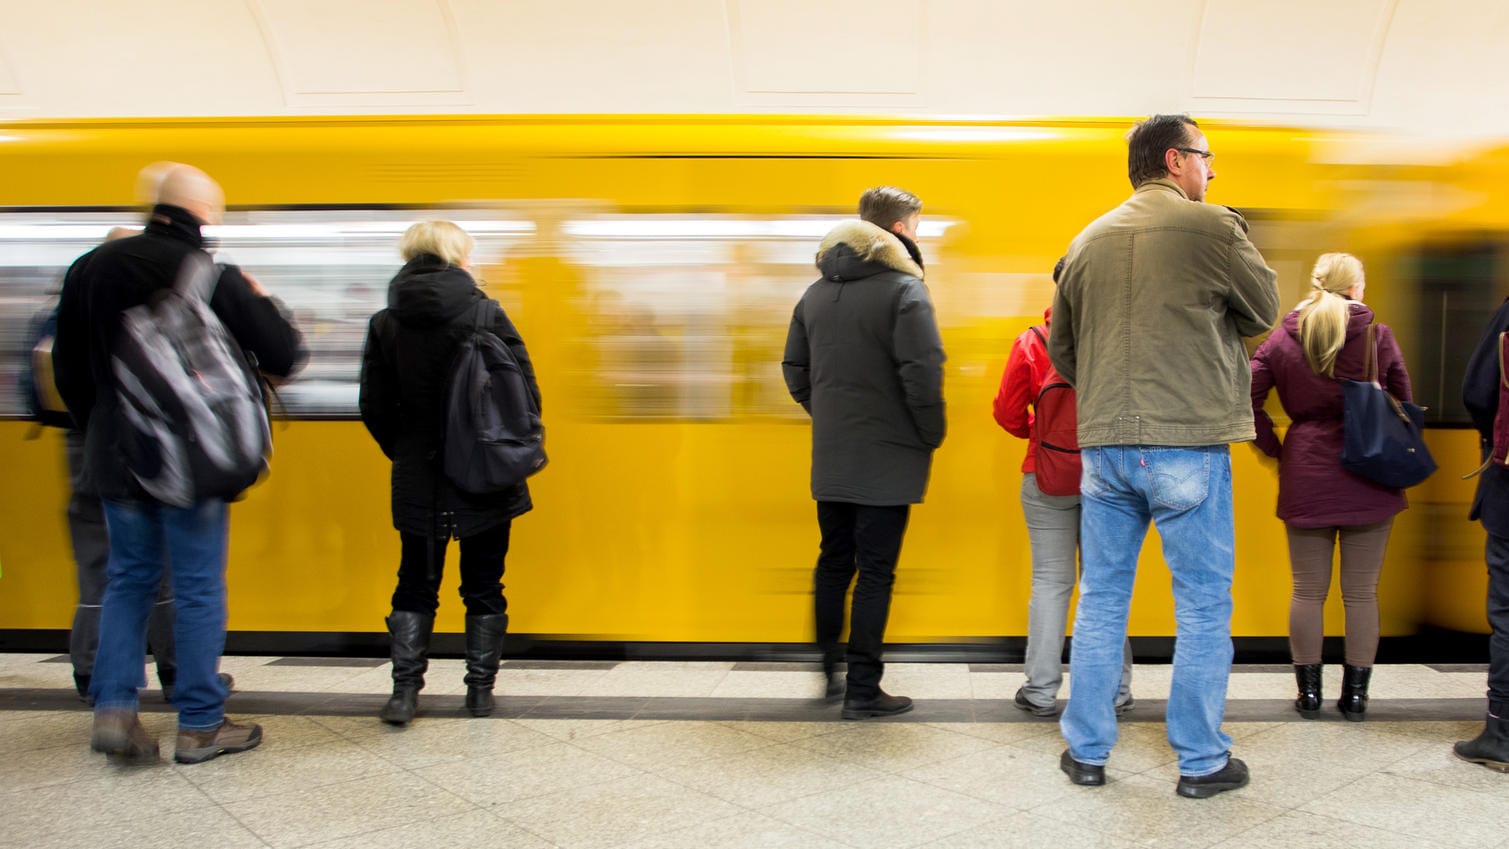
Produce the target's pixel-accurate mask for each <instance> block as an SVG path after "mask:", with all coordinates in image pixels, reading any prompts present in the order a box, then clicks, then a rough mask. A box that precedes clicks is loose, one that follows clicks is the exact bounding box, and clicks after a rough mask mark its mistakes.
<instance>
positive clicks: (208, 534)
mask: <svg viewBox="0 0 1509 849" xmlns="http://www.w3.org/2000/svg"><path fill="white" fill-rule="evenodd" d="M105 523H106V524H107V525H108V526H109V532H110V563H109V565H108V566H107V567H106V569H107V572H108V575H109V582H108V584H107V585H106V588H105V602H104V607H103V609H102V610H101V612H100V646H99V651H98V653H97V654H96V655H95V658H94V677H93V679H92V680H91V682H90V690H91V694H92V695H93V696H94V710H95V712H96V713H98V712H100V711H105V710H115V709H125V710H132V711H135V710H136V709H137V696H136V691H137V688H139V687H141V686H143V685H144V684H146V679H145V676H144V675H143V667H144V661H145V657H144V655H145V650H146V642H147V640H146V632H147V615H148V614H149V613H150V612H151V610H152V605H153V604H154V603H155V602H156V600H157V587H158V584H159V583H160V582H161V580H162V572H163V564H164V563H166V562H171V563H172V564H173V568H172V574H173V594H174V596H175V601H176V607H177V609H176V613H175V616H174V619H173V639H174V642H175V643H177V649H178V683H177V686H176V687H175V688H174V693H173V704H174V705H175V706H177V708H178V728H179V729H180V730H190V731H205V730H208V729H211V728H217V727H219V725H220V723H221V722H222V721H223V720H224V719H225V697H226V695H228V693H227V692H226V689H225V686H224V685H222V684H221V683H220V680H219V678H218V677H217V675H216V673H217V671H218V669H219V665H220V654H221V652H222V651H223V650H224V648H225V615H226V610H225V557H226V543H227V541H228V533H229V529H230V512H229V510H228V509H227V506H226V503H225V502H224V501H220V500H209V501H201V502H199V503H197V504H195V505H193V506H192V507H170V506H168V505H165V504H159V503H157V502H153V501H106V502H105Z"/></svg>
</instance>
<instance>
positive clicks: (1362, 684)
mask: <svg viewBox="0 0 1509 849" xmlns="http://www.w3.org/2000/svg"><path fill="white" fill-rule="evenodd" d="M1372 677H1373V667H1371V666H1343V667H1342V668H1341V698H1340V699H1337V700H1336V709H1337V710H1339V711H1341V715H1342V716H1344V717H1346V718H1347V719H1348V720H1350V721H1352V722H1361V721H1362V720H1363V718H1364V717H1365V716H1366V715H1367V712H1368V682H1369V681H1370V680H1372Z"/></svg>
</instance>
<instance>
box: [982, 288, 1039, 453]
mask: <svg viewBox="0 0 1509 849" xmlns="http://www.w3.org/2000/svg"><path fill="white" fill-rule="evenodd" d="M1052 318H1053V308H1052V307H1049V308H1048V309H1047V310H1045V311H1044V312H1043V326H1042V327H1040V328H1037V330H1038V331H1039V332H1041V333H1042V334H1043V337H1044V338H1046V337H1047V336H1048V322H1049V321H1051V320H1052ZM1051 365H1052V363H1050V362H1049V361H1048V349H1047V348H1046V347H1045V346H1044V344H1043V340H1042V339H1039V338H1038V336H1037V333H1034V332H1033V331H1032V330H1027V331H1025V332H1023V333H1022V335H1020V336H1018V337H1017V338H1016V341H1015V342H1014V343H1012V345H1011V355H1010V356H1008V357H1007V358H1006V372H1005V373H1004V374H1002V375H1001V388H1000V390H998V391H997V392H996V400H995V408H994V409H995V417H996V424H998V425H1000V426H1001V427H1002V428H1005V430H1006V432H1007V433H1009V434H1011V435H1012V436H1015V437H1017V438H1019V439H1025V440H1027V456H1026V457H1024V458H1023V459H1022V472H1023V473H1026V472H1032V471H1036V470H1037V428H1035V427H1034V426H1033V424H1034V415H1033V411H1032V405H1033V403H1034V402H1036V401H1037V396H1038V393H1039V392H1041V391H1042V388H1043V376H1044V375H1046V374H1047V373H1048V368H1049V367H1050V366H1051Z"/></svg>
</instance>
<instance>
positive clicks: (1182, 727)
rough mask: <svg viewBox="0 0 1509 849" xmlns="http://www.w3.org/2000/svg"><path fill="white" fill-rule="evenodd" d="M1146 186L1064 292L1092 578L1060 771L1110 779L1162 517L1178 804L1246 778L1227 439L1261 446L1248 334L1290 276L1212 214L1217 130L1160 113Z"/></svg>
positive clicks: (1145, 146)
mask: <svg viewBox="0 0 1509 849" xmlns="http://www.w3.org/2000/svg"><path fill="white" fill-rule="evenodd" d="M1127 141H1128V156H1127V166H1128V168H1127V170H1128V176H1129V177H1130V179H1131V182H1132V186H1133V189H1134V191H1133V193H1132V196H1131V198H1129V199H1128V200H1126V201H1125V202H1124V203H1122V204H1121V206H1119V207H1117V208H1116V209H1113V210H1111V211H1110V212H1108V213H1106V214H1105V215H1102V216H1101V217H1100V218H1098V219H1097V220H1095V221H1094V222H1092V223H1091V224H1090V225H1089V226H1088V227H1086V228H1085V229H1084V230H1083V231H1081V232H1080V234H1079V235H1078V236H1076V237H1075V238H1074V241H1073V242H1072V243H1071V244H1070V246H1069V252H1068V255H1067V256H1066V257H1065V258H1064V271H1063V275H1062V276H1061V277H1060V279H1059V285H1058V291H1057V292H1056V294H1055V295H1054V299H1053V317H1054V319H1055V320H1054V322H1053V324H1052V327H1051V333H1050V334H1049V337H1048V353H1049V355H1050V357H1051V358H1052V361H1053V366H1054V368H1056V369H1058V372H1059V374H1061V375H1063V377H1064V379H1065V380H1067V381H1068V382H1069V383H1071V384H1073V386H1074V388H1075V390H1076V392H1077V399H1076V400H1077V405H1078V406H1077V413H1078V417H1079V429H1078V433H1079V444H1080V449H1081V454H1080V459H1081V461H1082V463H1083V464H1084V473H1083V477H1082V478H1081V482H1080V483H1081V488H1080V493H1081V494H1080V510H1081V516H1080V533H1081V538H1080V545H1081V554H1082V558H1083V572H1082V578H1081V580H1080V586H1079V590H1080V597H1079V609H1078V612H1077V613H1076V615H1075V620H1074V647H1073V652H1072V653H1071V658H1070V667H1069V669H1070V694H1069V705H1068V707H1067V708H1066V709H1065V710H1064V715H1063V719H1062V720H1061V722H1060V727H1061V728H1062V730H1063V735H1064V739H1065V741H1066V742H1067V743H1068V748H1067V749H1065V750H1064V753H1063V756H1062V757H1061V758H1060V760H1059V766H1060V768H1061V769H1063V771H1064V772H1065V773H1066V774H1067V775H1068V776H1069V779H1070V780H1071V781H1072V782H1074V783H1075V784H1081V785H1101V784H1104V783H1105V764H1106V761H1107V760H1108V759H1109V758H1110V755H1111V749H1112V747H1113V746H1114V745H1115V744H1116V736H1117V728H1116V693H1117V691H1118V690H1119V689H1120V684H1121V677H1122V665H1123V663H1124V662H1125V649H1124V646H1125V643H1126V637H1127V617H1128V614H1129V612H1130V607H1131V600H1132V585H1133V582H1134V580H1135V579H1136V576H1137V559H1138V555H1139V554H1140V553H1141V550H1142V543H1143V541H1144V539H1145V538H1146V536H1147V528H1148V523H1149V521H1151V522H1153V523H1156V524H1157V526H1158V534H1159V536H1160V537H1161V538H1162V541H1163V556H1164V560H1165V561H1166V562H1167V563H1168V568H1169V571H1170V572H1172V573H1173V591H1174V618H1175V621H1176V622H1177V627H1178V641H1177V642H1176V643H1175V647H1174V671H1173V682H1172V685H1171V689H1170V693H1169V702H1168V739H1169V743H1170V744H1172V746H1173V748H1174V751H1175V752H1176V753H1177V754H1178V756H1179V782H1178V785H1177V786H1176V788H1175V789H1176V791H1177V792H1178V793H1179V794H1180V795H1181V796H1186V797H1192V798H1206V797H1209V796H1214V795H1215V794H1217V793H1221V792H1223V791H1227V790H1234V789H1236V788H1238V787H1242V786H1244V785H1246V783H1247V779H1248V774H1247V767H1246V764H1244V763H1242V761H1240V760H1239V759H1237V758H1233V757H1231V737H1229V736H1227V735H1226V734H1225V733H1224V732H1222V731H1221V720H1222V718H1223V717H1224V715H1225V709H1226V685H1227V679H1228V677H1229V675H1230V673H1231V657H1232V644H1231V579H1232V573H1233V572H1234V571H1235V569H1236V551H1235V527H1234V524H1233V522H1234V517H1233V513H1232V493H1231V453H1230V448H1229V446H1228V443H1231V442H1243V441H1248V440H1251V439H1252V438H1253V437H1254V432H1253V426H1252V405H1251V399H1250V398H1249V389H1250V379H1249V378H1250V374H1249V367H1248V360H1247V351H1246V348H1244V347H1243V344H1242V337H1243V336H1255V335H1257V334H1260V333H1263V332H1265V331H1266V330H1268V329H1269V328H1270V327H1272V326H1273V323H1274V322H1275V321H1276V320H1277V319H1278V306H1279V304H1278V287H1277V286H1276V285H1275V284H1274V281H1275V278H1276V275H1275V274H1274V272H1273V271H1272V269H1270V268H1268V266H1267V264H1266V263H1264V262H1263V258H1262V256H1261V255H1259V253H1258V251H1257V248H1255V247H1253V245H1252V242H1250V241H1248V239H1247V223H1246V221H1244V220H1243V219H1242V216H1241V215H1239V214H1237V213H1236V212H1234V211H1232V210H1230V209H1227V208H1225V207H1221V206H1216V205H1214V204H1206V203H1203V201H1204V200H1205V192H1206V188H1207V186H1208V185H1209V184H1210V182H1211V181H1212V180H1214V179H1215V177H1216V172H1215V169H1214V168H1213V167H1212V165H1211V162H1212V160H1213V159H1214V158H1215V154H1214V153H1212V152H1211V151H1210V147H1209V145H1208V144H1207V142H1206V139H1205V134H1204V133H1203V132H1201V130H1200V128H1199V126H1198V125H1197V124H1196V123H1195V122H1194V121H1193V120H1191V119H1190V118H1189V117H1188V116H1185V115H1155V116H1153V117H1151V118H1149V119H1147V120H1146V121H1143V122H1142V123H1140V124H1138V125H1137V126H1136V127H1134V128H1133V129H1132V131H1131V133H1130V134H1129V135H1128V137H1127Z"/></svg>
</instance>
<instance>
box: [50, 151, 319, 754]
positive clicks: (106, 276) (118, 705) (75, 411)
mask: <svg viewBox="0 0 1509 849" xmlns="http://www.w3.org/2000/svg"><path fill="white" fill-rule="evenodd" d="M157 199H158V202H157V204H156V205H155V206H154V207H153V208H152V211H151V213H150V215H149V217H148V219H147V224H146V229H145V230H144V232H142V234H141V235H138V236H131V237H129V238H124V239H118V240H115V241H111V242H107V243H105V244H104V245H101V246H100V247H98V248H95V249H94V250H92V251H90V252H89V253H87V254H85V255H84V256H82V257H80V258H79V259H78V261H76V262H75V263H74V264H73V266H72V267H71V268H70V269H69V270H68V273H67V275H66V276H65V278H64V281H63V294H62V301H61V303H60V306H59V312H58V336H57V342H56V345H55V347H54V356H53V360H54V364H55V367H56V370H57V384H58V390H59V392H61V393H62V396H63V400H64V401H65V402H66V403H67V404H68V409H69V412H70V413H72V415H73V417H74V419H75V420H76V421H77V422H78V424H79V426H80V427H81V428H83V429H84V434H85V435H84V454H83V471H82V473H81V475H80V478H79V480H80V482H81V483H82V484H83V486H84V488H85V490H86V491H87V492H89V493H91V494H93V495H96V496H98V497H99V498H101V499H102V500H103V502H104V514H105V522H106V525H107V528H108V536H109V548H110V555H109V565H108V584H107V587H106V589H105V596H104V602H103V608H102V610H101V613H100V638H99V650H98V653H97V654H96V656H95V663H94V674H93V677H92V679H91V681H90V693H91V695H93V697H94V725H93V731H92V734H91V746H92V748H93V749H94V750H95V751H99V752H104V753H105V754H106V755H108V756H111V757H114V758H121V759H124V760H127V761H151V762H155V761H156V760H157V755H158V746H157V739H156V738H155V737H153V736H152V735H151V734H149V733H148V732H147V731H146V729H145V728H143V727H142V724H141V721H140V719H139V718H138V715H137V709H138V701H137V690H138V688H139V687H142V686H144V684H145V681H144V680H143V675H142V672H143V651H144V648H145V645H146V633H145V631H146V626H147V620H148V614H149V611H150V609H151V608H152V606H153V604H154V603H155V601H156V598H157V594H158V587H159V585H160V583H161V577H162V573H163V570H164V568H165V566H166V565H167V563H168V562H169V561H171V564H172V570H171V571H172V583H173V595H174V597H175V602H176V603H175V609H174V615H173V634H174V643H175V648H176V649H177V660H178V675H177V681H176V686H175V689H174V693H173V703H174V704H175V705H176V706H177V708H178V735H177V739H176V743H177V748H176V751H175V752H174V759H175V760H177V761H179V762H180V763H199V762H202V761H206V760H209V759H211V758H214V757H217V756H219V755H222V754H228V753H232V752H241V751H245V750H247V749H251V748H253V747H255V746H256V745H258V744H259V743H260V742H261V741H262V729H261V727H260V726H258V725H256V724H254V723H246V724H240V723H235V722H232V721H230V720H228V719H226V718H225V697H226V695H227V693H228V687H227V682H226V681H225V680H224V679H222V678H221V677H220V676H219V674H218V672H217V666H218V665H219V662H220V654H221V652H222V650H223V649H224V647H225V621H226V589H225V559H226V547H227V541H228V534H229V518H230V517H229V510H228V504H227V500H228V498H230V497H233V495H228V496H226V497H205V498H199V499H198V500H195V501H192V502H190V503H188V504H187V506H181V505H175V504H170V503H167V502H164V501H162V500H159V499H158V498H156V497H154V496H150V495H148V494H147V490H146V483H145V481H144V477H143V471H142V469H141V468H140V466H139V464H137V463H134V462H133V456H134V452H132V451H130V450H127V449H129V448H130V447H131V446H129V445H126V442H127V441H128V440H133V439H136V438H137V436H135V435H133V434H134V433H135V432H134V431H133V430H132V427H131V424H130V422H129V421H128V419H127V416H126V410H127V403H126V401H125V400H124V397H123V395H122V394H121V391H120V386H119V384H120V383H121V382H122V379H130V380H136V379H138V378H139V377H140V376H139V375H132V374H126V373H124V372H118V371H117V369H116V368H115V367H114V366H113V364H112V361H113V360H115V359H116V357H117V356H118V355H119V353H120V350H121V349H120V345H121V343H122V341H123V340H124V339H125V338H126V337H127V335H128V334H127V332H126V329H125V326H124V317H125V315H126V313H127V311H128V310H133V311H134V309H135V308H137V307H139V306H141V305H145V304H148V303H156V302H158V301H159V300H160V299H161V298H162V296H163V295H164V294H166V292H167V291H168V290H170V289H173V288H175V287H180V286H181V285H182V283H181V280H182V278H184V277H185V276H186V275H187V274H188V273H189V272H188V269H190V268H191V267H192V266H200V267H204V268H206V269H207V268H209V267H210V266H209V257H208V254H206V253H205V251H204V244H205V243H204V237H203V235H202V233H201V228H202V227H203V226H204V225H213V224H219V223H220V222H221V218H222V215H223V214H224V211H225V194H224V192H223V191H222V190H221V188H220V186H219V185H218V184H217V183H216V182H215V181H214V180H213V179H211V178H210V176H209V175H208V174H206V173H204V172H203V171H201V170H199V169H198V168H194V167H192V166H189V165H178V164H174V165H172V166H170V167H169V168H168V169H167V172H166V173H165V174H164V175H163V177H162V180H161V184H160V187H159V189H158V198H157ZM214 268H217V269H219V270H218V272H217V273H216V275H215V276H213V277H211V278H210V281H209V283H208V287H209V288H208V289H207V291H202V292H199V293H197V294H198V295H199V296H202V297H204V298H205V299H206V300H207V302H208V306H209V308H210V311H211V312H213V314H214V316H215V319H216V320H217V321H218V324H219V325H220V326H222V327H223V329H224V331H225V332H227V333H228V334H229V336H230V339H231V340H232V341H233V343H234V344H235V345H237V346H239V348H240V349H241V350H240V351H237V352H235V353H236V354H242V353H244V355H245V356H246V357H247V358H249V359H252V360H254V362H255V363H256V364H257V367H258V368H260V369H261V370H262V371H263V372H264V373H266V374H269V375H273V376H277V377H286V376H287V375H290V374H292V373H293V372H294V371H295V370H296V369H297V368H298V367H299V366H300V365H302V364H303V361H304V358H305V351H304V347H303V341H302V337H301V336H300V334H299V332H298V330H297V329H295V328H294V326H293V324H292V323H291V322H290V320H289V319H288V317H287V314H286V312H285V311H284V309H283V307H282V305H281V304H280V303H279V302H278V301H276V300H275V299H274V298H272V297H271V296H269V295H268V294H267V292H266V291H264V290H263V289H262V287H261V285H260V284H259V283H258V282H257V281H256V279H255V278H253V277H251V275H249V274H247V273H245V272H243V271H242V270H241V269H239V268H237V267H235V266H233V265H226V266H214ZM206 273H207V274H208V272H206ZM187 341H189V342H191V343H192V342H195V341H196V340H187ZM197 341H199V342H205V341H207V340H197ZM118 374H119V375H120V377H118ZM257 400H258V403H259V404H260V398H258V399H257ZM260 415H262V416H263V418H262V422H263V423H264V424H265V421H266V419H265V410H262V411H261V412H260ZM259 465H260V464H259Z"/></svg>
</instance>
